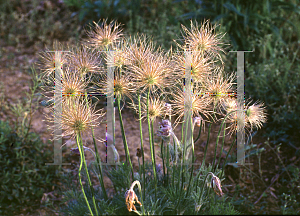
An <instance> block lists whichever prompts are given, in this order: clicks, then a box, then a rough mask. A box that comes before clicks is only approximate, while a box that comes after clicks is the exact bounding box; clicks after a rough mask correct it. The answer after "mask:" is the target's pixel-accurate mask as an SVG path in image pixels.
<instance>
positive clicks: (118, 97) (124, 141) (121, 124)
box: [117, 96, 134, 179]
mask: <svg viewBox="0 0 300 216" xmlns="http://www.w3.org/2000/svg"><path fill="white" fill-rule="evenodd" d="M120 100H121V97H120V96H117V104H118V111H119V119H120V126H121V132H122V138H123V144H124V150H125V154H126V155H127V158H128V161H129V165H130V168H131V175H132V179H133V178H134V175H133V174H134V173H133V167H132V163H131V159H130V155H129V149H128V145H127V141H126V135H125V130H124V125H123V120H122V114H121V106H120Z"/></svg>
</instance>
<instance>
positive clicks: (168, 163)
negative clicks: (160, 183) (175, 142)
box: [167, 145, 170, 185]
mask: <svg viewBox="0 0 300 216" xmlns="http://www.w3.org/2000/svg"><path fill="white" fill-rule="evenodd" d="M169 154H170V150H169V145H167V185H168V184H169V167H170V161H169V160H170V159H169Z"/></svg>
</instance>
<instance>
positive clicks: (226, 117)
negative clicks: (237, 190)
mask: <svg viewBox="0 0 300 216" xmlns="http://www.w3.org/2000/svg"><path fill="white" fill-rule="evenodd" d="M237 111H243V110H233V111H231V112H229V113H228V114H227V115H226V116H225V117H224V119H223V121H222V124H221V126H220V128H219V132H218V136H217V141H216V146H215V155H214V160H213V166H212V168H211V170H213V169H214V166H215V160H216V155H217V147H218V143H219V138H220V133H221V130H222V128H223V125H224V122H225V120H226V119H227V117H228V116H229V115H230V114H231V113H233V112H237Z"/></svg>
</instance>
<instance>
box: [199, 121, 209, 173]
mask: <svg viewBox="0 0 300 216" xmlns="http://www.w3.org/2000/svg"><path fill="white" fill-rule="evenodd" d="M211 126H212V123H210V124H209V127H208V135H207V141H206V146H205V150H204V157H203V162H202V164H201V168H202V166H203V165H204V166H205V158H206V152H207V147H208V143H209V137H210V130H211ZM201 168H200V170H201Z"/></svg>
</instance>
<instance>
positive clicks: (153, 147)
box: [151, 120, 156, 167]
mask: <svg viewBox="0 0 300 216" xmlns="http://www.w3.org/2000/svg"><path fill="white" fill-rule="evenodd" d="M153 134H154V132H153V120H152V121H151V136H152V149H153V159H154V165H155V167H156V158H155V146H154V135H153Z"/></svg>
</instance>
